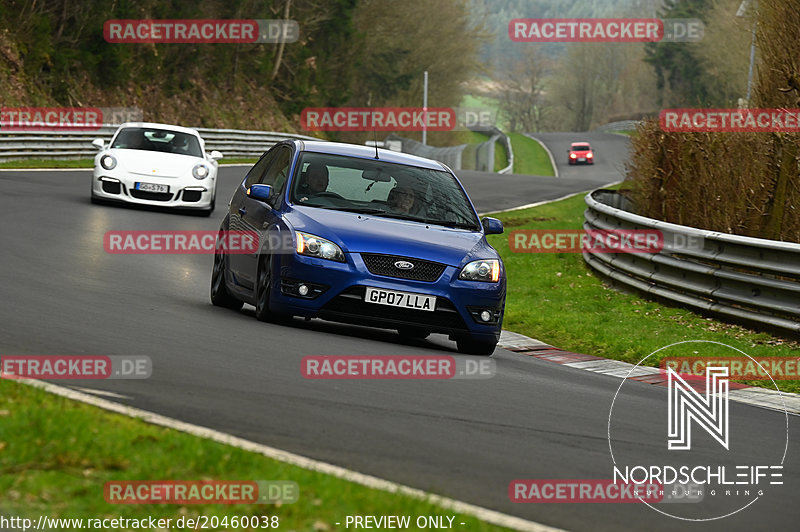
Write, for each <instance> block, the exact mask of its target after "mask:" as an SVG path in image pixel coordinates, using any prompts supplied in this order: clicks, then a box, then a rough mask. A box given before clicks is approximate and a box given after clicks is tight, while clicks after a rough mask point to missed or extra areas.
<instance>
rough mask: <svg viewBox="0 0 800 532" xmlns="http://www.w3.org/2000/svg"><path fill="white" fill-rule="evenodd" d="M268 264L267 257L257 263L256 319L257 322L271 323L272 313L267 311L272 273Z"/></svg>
mask: <svg viewBox="0 0 800 532" xmlns="http://www.w3.org/2000/svg"><path fill="white" fill-rule="evenodd" d="M269 263H270V261H269V257H266V258H261V259H259V261H258V272H257V273H256V319H257V320H258V321H272V313H271V312H270V311H269V297H270V284H271V283H272V271H271V269H270V264H269Z"/></svg>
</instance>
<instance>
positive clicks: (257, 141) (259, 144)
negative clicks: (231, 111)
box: [0, 125, 319, 162]
mask: <svg viewBox="0 0 800 532" xmlns="http://www.w3.org/2000/svg"><path fill="white" fill-rule="evenodd" d="M117 127H119V126H116V125H107V126H102V127H101V128H99V129H96V130H94V131H67V130H64V131H58V130H48V131H14V130H8V129H3V130H0V162H2V161H10V160H14V159H86V158H92V157H94V156H95V154H97V150H96V149H95V148H94V146H92V140H94V139H96V138H102V139H104V140H106V141H108V140H111V136H112V135H113V134H114V132H115V131H116V130H117ZM194 129H196V130H197V131H198V132H199V133H200V136H201V137H203V140H205V144H206V150H207V151H211V150H219V151H221V152H222V154H223V155H225V157H253V158H257V157H260V156H261V154H262V153H264V152H265V151H266V150H267V149H269V148H270V147H271V146H273V145H274V144H276V143H277V142H280V141H282V140H285V139H290V138H299V139H304V140H319V139H316V138H314V137H308V136H306V135H295V134H291V133H279V132H275V131H248V130H240V129H208V128H194Z"/></svg>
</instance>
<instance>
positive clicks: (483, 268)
mask: <svg viewBox="0 0 800 532" xmlns="http://www.w3.org/2000/svg"><path fill="white" fill-rule="evenodd" d="M458 278H459V279H461V280H463V281H483V282H486V283H496V282H497V281H499V280H500V261H499V260H497V259H486V260H474V261H472V262H470V263H469V264H467V265H466V266H464V269H462V270H461V274H460V275H459V276H458Z"/></svg>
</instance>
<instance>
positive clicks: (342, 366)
mask: <svg viewBox="0 0 800 532" xmlns="http://www.w3.org/2000/svg"><path fill="white" fill-rule="evenodd" d="M495 364H496V363H495V361H494V360H492V359H489V358H487V359H481V360H473V359H470V358H465V357H459V358H458V359H456V358H455V357H452V356H448V355H444V356H420V355H417V356H407V355H394V356H378V355H375V356H372V355H344V356H339V355H313V356H306V357H303V360H302V361H301V363H300V365H301V372H302V374H303V377H305V378H306V379H486V378H490V377H493V376H494V374H495V369H496V365H495Z"/></svg>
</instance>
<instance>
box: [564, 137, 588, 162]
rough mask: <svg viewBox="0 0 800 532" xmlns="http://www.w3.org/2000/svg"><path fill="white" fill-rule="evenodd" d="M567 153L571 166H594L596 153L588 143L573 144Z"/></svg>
mask: <svg viewBox="0 0 800 532" xmlns="http://www.w3.org/2000/svg"><path fill="white" fill-rule="evenodd" d="M567 153H569V164H594V152H593V151H592V147H591V146H589V143H588V142H573V143H572V144H571V145H570V148H569V149H568V150H567Z"/></svg>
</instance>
